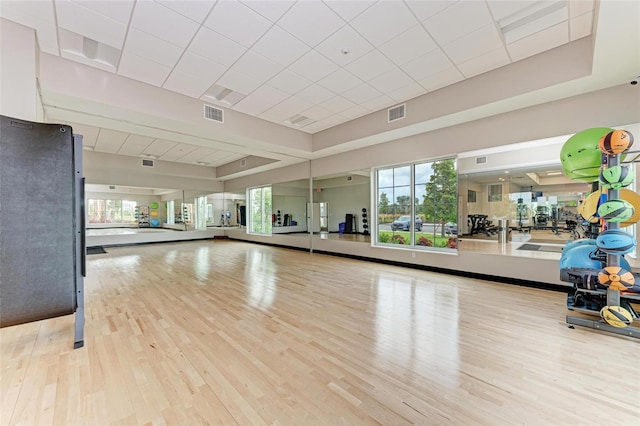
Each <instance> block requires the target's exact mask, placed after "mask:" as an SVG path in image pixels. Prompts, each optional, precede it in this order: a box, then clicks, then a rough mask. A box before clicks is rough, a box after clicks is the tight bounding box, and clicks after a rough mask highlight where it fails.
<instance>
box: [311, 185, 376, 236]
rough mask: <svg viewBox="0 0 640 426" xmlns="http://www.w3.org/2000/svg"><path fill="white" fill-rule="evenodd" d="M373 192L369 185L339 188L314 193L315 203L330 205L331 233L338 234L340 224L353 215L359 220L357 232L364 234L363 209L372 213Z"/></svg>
mask: <svg viewBox="0 0 640 426" xmlns="http://www.w3.org/2000/svg"><path fill="white" fill-rule="evenodd" d="M370 194H371V190H370V186H369V184H368V183H366V184H362V183H361V184H357V185H349V186H339V187H333V188H326V189H323V190H322V191H321V192H314V193H313V195H314V198H313V201H314V202H315V203H319V202H325V203H329V232H338V226H339V223H340V222H344V221H345V216H346V215H347V213H350V214H353V215H354V216H355V217H356V220H357V225H358V226H357V230H358V232H362V209H363V208H366V209H367V213H368V214H370V212H371V195H370Z"/></svg>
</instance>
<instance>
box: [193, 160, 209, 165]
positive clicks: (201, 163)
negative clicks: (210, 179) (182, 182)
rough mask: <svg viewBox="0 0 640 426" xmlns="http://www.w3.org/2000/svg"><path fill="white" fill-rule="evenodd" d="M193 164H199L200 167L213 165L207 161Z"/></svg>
mask: <svg viewBox="0 0 640 426" xmlns="http://www.w3.org/2000/svg"><path fill="white" fill-rule="evenodd" d="M193 164H197V165H198V166H208V165H209V164H211V163H207V162H205V161H194V162H193Z"/></svg>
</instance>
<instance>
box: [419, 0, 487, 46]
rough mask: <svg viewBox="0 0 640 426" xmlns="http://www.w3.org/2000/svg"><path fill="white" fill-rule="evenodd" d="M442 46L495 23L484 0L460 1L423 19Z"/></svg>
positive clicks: (426, 26) (428, 29)
mask: <svg viewBox="0 0 640 426" xmlns="http://www.w3.org/2000/svg"><path fill="white" fill-rule="evenodd" d="M422 22H423V24H424V26H425V28H426V29H427V31H429V34H431V36H432V37H433V39H434V40H435V41H436V43H438V44H439V45H440V46H444V45H445V44H447V43H451V42H452V41H454V40H456V39H458V38H460V37H462V36H464V35H467V34H469V33H471V32H473V31H475V30H477V29H479V28H482V27H484V26H485V25H489V24H492V23H493V19H492V18H491V15H490V14H489V9H488V8H487V5H486V3H485V2H483V1H460V2H458V3H456V4H454V5H453V6H451V7H448V8H446V9H444V10H443V11H441V12H439V13H438V14H436V15H434V16H432V17H431V18H429V19H427V20H425V21H422Z"/></svg>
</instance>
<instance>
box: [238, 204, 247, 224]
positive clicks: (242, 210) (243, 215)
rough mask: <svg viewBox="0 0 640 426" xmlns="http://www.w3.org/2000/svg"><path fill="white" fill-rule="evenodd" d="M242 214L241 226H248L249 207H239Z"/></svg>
mask: <svg viewBox="0 0 640 426" xmlns="http://www.w3.org/2000/svg"><path fill="white" fill-rule="evenodd" d="M238 211H239V212H240V226H247V206H238Z"/></svg>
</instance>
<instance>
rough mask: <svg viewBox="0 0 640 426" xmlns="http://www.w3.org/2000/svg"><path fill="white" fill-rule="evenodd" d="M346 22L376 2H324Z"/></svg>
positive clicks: (330, 0) (345, 0)
mask: <svg viewBox="0 0 640 426" xmlns="http://www.w3.org/2000/svg"><path fill="white" fill-rule="evenodd" d="M324 3H325V4H326V5H327V6H329V7H330V8H331V9H332V10H333V11H334V12H335V13H337V14H338V15H339V16H340V17H341V18H342V19H344V20H345V21H346V22H349V21H351V20H352V19H353V18H355V17H356V16H358V15H360V14H361V13H362V12H364V11H365V10H367V9H368V8H370V7H371V6H373V5H374V4H375V3H376V2H375V1H365V0H325V2H324Z"/></svg>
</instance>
